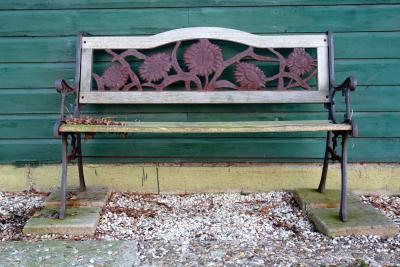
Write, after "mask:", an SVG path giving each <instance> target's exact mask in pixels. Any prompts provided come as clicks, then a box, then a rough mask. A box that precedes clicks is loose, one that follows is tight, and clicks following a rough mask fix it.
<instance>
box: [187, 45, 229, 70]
mask: <svg viewBox="0 0 400 267" xmlns="http://www.w3.org/2000/svg"><path fill="white" fill-rule="evenodd" d="M183 60H184V61H185V63H186V65H187V66H188V67H189V70H190V72H192V73H194V74H196V75H201V76H207V75H210V74H211V73H213V72H214V71H216V70H217V69H218V68H220V67H221V66H222V62H223V61H224V59H223V56H222V52H221V49H220V48H219V47H218V46H217V45H215V44H212V43H210V41H208V40H207V39H200V40H199V41H198V42H197V43H195V44H192V45H191V46H190V47H189V48H188V49H187V50H186V52H185V54H184V55H183Z"/></svg>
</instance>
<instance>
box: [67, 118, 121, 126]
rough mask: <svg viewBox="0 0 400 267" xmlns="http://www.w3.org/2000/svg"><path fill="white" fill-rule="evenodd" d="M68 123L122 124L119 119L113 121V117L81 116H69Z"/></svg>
mask: <svg viewBox="0 0 400 267" xmlns="http://www.w3.org/2000/svg"><path fill="white" fill-rule="evenodd" d="M65 123H67V124H89V125H122V123H121V122H119V121H113V119H111V118H90V117H87V116H86V117H85V116H84V117H80V118H68V119H66V120H65Z"/></svg>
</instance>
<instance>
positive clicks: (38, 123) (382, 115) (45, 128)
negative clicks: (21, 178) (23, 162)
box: [0, 108, 400, 139]
mask: <svg viewBox="0 0 400 267" xmlns="http://www.w3.org/2000/svg"><path fill="white" fill-rule="evenodd" d="M216 111H218V110H216ZM214 112H215V111H214ZM90 116H91V117H94V116H104V117H105V116H108V117H110V118H112V119H114V120H116V121H142V122H157V121H164V122H168V121H174V122H188V121H191V122H201V121H203V122H207V121H214V122H218V121H227V122H234V121H260V122H262V121H274V120H275V121H294V120H325V119H327V114H326V112H301V113H300V112H287V113H273V112H270V113H268V112H265V111H264V112H263V110H262V109H261V108H259V112H252V113H249V112H248V111H246V110H244V109H242V108H239V110H237V111H236V108H235V111H234V112H233V111H232V112H223V113H210V111H208V112H206V113H204V112H201V113H198V112H190V113H189V114H187V113H185V112H183V110H182V112H180V113H165V112H164V113H154V112H153V113H150V112H148V111H147V112H145V113H134V114H118V113H117V114H112V113H109V114H90ZM340 117H341V116H340ZM399 117H400V113H399V112H387V113H386V112H356V113H355V115H354V116H353V119H355V120H356V122H357V123H358V127H359V132H360V133H359V137H362V138H370V137H374V138H388V137H395V138H400V124H399V123H398V120H399ZM57 119H58V115H57V114H54V115H45V114H37V115H28V114H21V115H1V116H0V128H1V129H2V130H1V131H0V139H16V138H33V139H41V138H51V137H52V134H53V125H54V121H55V120H57ZM388 125H390V127H388ZM154 136H159V137H162V136H165V135H164V134H162V133H160V134H146V133H143V134H135V135H134V136H133V137H134V138H151V137H154ZM202 136H209V137H210V138H212V137H216V135H211V136H210V135H206V134H169V135H168V137H166V138H187V137H193V138H194V137H202ZM227 136H229V137H238V138H239V137H240V138H242V137H243V138H254V137H324V136H326V134H325V133H324V132H315V133H314V132H301V133H293V132H292V133H277V134H271V133H268V134H263V133H259V134H256V133H252V134H243V133H238V134H234V133H229V134H220V135H218V137H227ZM96 138H116V136H114V135H99V136H97V137H96Z"/></svg>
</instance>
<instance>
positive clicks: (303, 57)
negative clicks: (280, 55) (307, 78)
mask: <svg viewBox="0 0 400 267" xmlns="http://www.w3.org/2000/svg"><path fill="white" fill-rule="evenodd" d="M314 65H315V64H314V61H313V58H312V57H311V56H310V54H308V53H307V52H306V50H305V49H304V48H294V49H293V52H292V53H290V54H289V57H288V59H287V66H288V68H289V71H290V72H291V73H293V74H295V75H297V76H301V75H304V74H306V73H307V72H309V71H310V70H311V69H312V67H313V66H314Z"/></svg>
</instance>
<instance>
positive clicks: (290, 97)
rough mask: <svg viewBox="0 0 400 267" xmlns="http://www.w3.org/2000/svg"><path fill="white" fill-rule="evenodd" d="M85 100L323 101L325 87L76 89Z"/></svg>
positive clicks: (101, 101)
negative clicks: (185, 89) (132, 90)
mask: <svg viewBox="0 0 400 267" xmlns="http://www.w3.org/2000/svg"><path fill="white" fill-rule="evenodd" d="M79 98H80V99H79V102H80V103H85V104H152V103H154V104H179V103H181V104H203V103H210V104H226V103H235V104H240V103H248V104H250V103H324V102H329V98H328V92H327V91H294V90H291V91H267V90H264V91H219V92H185V91H184V92H172V91H169V92H143V91H142V92H80V95H79Z"/></svg>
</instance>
